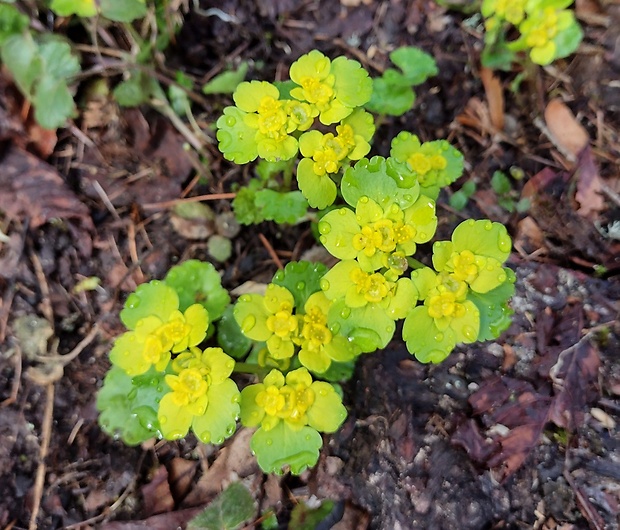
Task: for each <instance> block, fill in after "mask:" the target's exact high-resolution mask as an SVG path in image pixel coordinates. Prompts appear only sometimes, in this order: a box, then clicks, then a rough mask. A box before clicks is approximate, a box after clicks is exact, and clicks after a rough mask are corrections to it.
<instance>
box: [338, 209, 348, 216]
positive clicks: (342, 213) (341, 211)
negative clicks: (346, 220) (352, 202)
mask: <svg viewBox="0 0 620 530" xmlns="http://www.w3.org/2000/svg"><path fill="white" fill-rule="evenodd" d="M347 212H348V209H347V208H340V210H338V214H339V215H342V216H344V215H347Z"/></svg>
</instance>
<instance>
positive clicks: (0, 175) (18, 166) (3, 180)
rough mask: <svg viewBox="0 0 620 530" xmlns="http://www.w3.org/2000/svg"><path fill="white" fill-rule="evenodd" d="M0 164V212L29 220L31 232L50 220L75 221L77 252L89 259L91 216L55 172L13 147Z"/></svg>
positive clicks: (92, 229)
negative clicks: (87, 256)
mask: <svg viewBox="0 0 620 530" xmlns="http://www.w3.org/2000/svg"><path fill="white" fill-rule="evenodd" d="M0 163H1V164H2V171H1V172H0V189H1V190H2V193H0V210H3V211H4V212H5V213H6V214H7V215H8V216H9V217H14V218H16V219H19V220H23V219H26V218H28V219H29V220H30V227H31V228H38V227H39V226H41V225H43V224H45V223H47V222H48V221H50V220H51V219H63V220H69V221H77V223H78V224H79V225H80V231H79V234H76V236H77V237H76V240H77V241H79V242H80V246H79V249H80V252H81V253H82V254H84V253H86V254H87V255H89V254H90V251H91V250H92V241H91V236H90V234H91V233H92V232H93V231H94V226H93V222H92V219H91V217H90V212H89V210H88V207H87V206H86V205H85V204H84V203H83V202H81V201H80V200H79V199H78V197H77V196H76V195H75V194H74V193H73V191H71V189H70V188H69V186H67V184H66V183H65V181H64V180H63V178H62V177H61V176H60V175H59V174H58V171H56V169H55V168H54V167H53V166H51V165H49V164H47V163H46V162H43V161H42V160H40V159H39V158H37V157H36V156H34V155H32V154H30V153H28V152H26V151H23V150H22V149H19V148H17V147H15V146H11V147H9V148H8V150H7V151H6V153H5V154H4V156H3V157H2V159H1V160H0ZM69 225H70V223H69ZM69 227H70V228H71V225H70V226H69Z"/></svg>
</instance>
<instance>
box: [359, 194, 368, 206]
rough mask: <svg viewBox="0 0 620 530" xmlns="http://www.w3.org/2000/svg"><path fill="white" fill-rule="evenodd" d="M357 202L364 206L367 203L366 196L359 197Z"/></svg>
mask: <svg viewBox="0 0 620 530" xmlns="http://www.w3.org/2000/svg"><path fill="white" fill-rule="evenodd" d="M359 201H360V202H361V203H362V204H366V203H367V202H368V197H366V195H363V196H362V197H360V199H359Z"/></svg>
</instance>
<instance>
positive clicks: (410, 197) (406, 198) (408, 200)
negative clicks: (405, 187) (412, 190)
mask: <svg viewBox="0 0 620 530" xmlns="http://www.w3.org/2000/svg"><path fill="white" fill-rule="evenodd" d="M403 199H405V200H406V201H407V202H411V201H412V200H413V195H409V194H408V193H407V194H406V195H405V196H404V197H403Z"/></svg>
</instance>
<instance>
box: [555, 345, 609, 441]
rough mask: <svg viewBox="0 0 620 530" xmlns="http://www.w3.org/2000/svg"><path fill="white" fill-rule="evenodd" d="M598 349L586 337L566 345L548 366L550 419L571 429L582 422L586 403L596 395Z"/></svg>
mask: <svg viewBox="0 0 620 530" xmlns="http://www.w3.org/2000/svg"><path fill="white" fill-rule="evenodd" d="M600 364H601V361H600V358H599V354H598V350H597V349H596V347H595V346H594V345H593V344H592V343H591V342H590V340H589V339H588V338H583V339H582V340H580V341H579V342H577V344H574V345H573V346H571V347H570V348H567V349H565V350H564V351H563V352H562V353H560V356H559V358H558V361H557V363H556V364H555V365H554V366H553V367H552V368H551V370H550V372H549V376H550V377H551V380H552V381H553V386H554V390H555V396H554V397H553V401H552V403H551V407H550V411H549V419H550V420H551V421H553V422H554V423H555V424H556V425H557V426H558V427H562V428H564V429H568V430H569V431H572V430H574V429H575V428H576V427H577V426H578V425H580V424H581V423H582V422H583V418H584V414H585V409H586V405H587V404H588V402H591V401H594V400H595V399H596V398H597V397H598V395H599V391H598V370H599V367H600Z"/></svg>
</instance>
